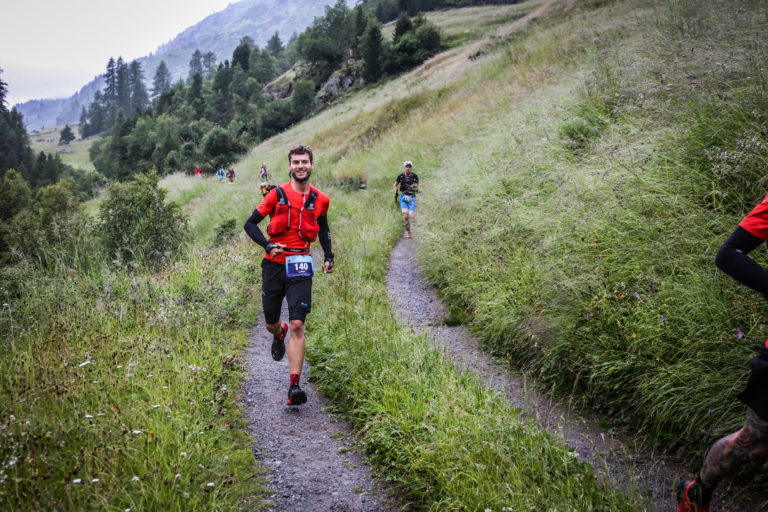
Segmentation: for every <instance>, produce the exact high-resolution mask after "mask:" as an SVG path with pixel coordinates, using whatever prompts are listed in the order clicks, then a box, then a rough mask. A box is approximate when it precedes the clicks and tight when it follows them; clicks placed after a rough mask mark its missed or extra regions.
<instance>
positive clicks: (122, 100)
mask: <svg viewBox="0 0 768 512" xmlns="http://www.w3.org/2000/svg"><path fill="white" fill-rule="evenodd" d="M115 85H116V87H115V92H116V97H115V102H116V103H117V106H118V108H120V110H122V111H123V113H124V114H128V113H129V112H130V111H131V90H130V83H129V77H128V65H127V64H126V63H125V61H124V60H123V58H122V57H118V58H117V63H116V64H115Z"/></svg>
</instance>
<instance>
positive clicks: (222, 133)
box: [80, 0, 441, 180]
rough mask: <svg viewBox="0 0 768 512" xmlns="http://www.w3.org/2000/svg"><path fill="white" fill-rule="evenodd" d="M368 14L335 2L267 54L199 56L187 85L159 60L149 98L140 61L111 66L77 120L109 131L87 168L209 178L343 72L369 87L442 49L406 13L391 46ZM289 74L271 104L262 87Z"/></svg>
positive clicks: (420, 21)
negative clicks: (357, 72) (197, 173)
mask: <svg viewBox="0 0 768 512" xmlns="http://www.w3.org/2000/svg"><path fill="white" fill-rule="evenodd" d="M373 9H374V8H373V6H367V5H366V3H365V2H363V3H361V4H359V5H358V6H357V7H355V8H354V9H350V8H349V7H348V6H347V5H346V2H344V1H343V0H338V1H337V2H336V3H335V4H334V5H332V6H328V7H326V9H325V14H324V15H323V16H320V17H317V18H315V20H314V21H313V23H312V25H311V26H310V27H308V28H307V29H306V30H305V31H304V32H303V33H301V34H300V35H298V36H296V35H294V36H293V37H292V38H291V39H290V40H289V41H288V43H287V44H286V45H284V44H283V42H282V41H281V39H280V36H279V34H278V33H277V32H276V33H275V34H274V35H273V36H272V37H271V38H270V39H269V41H268V42H267V44H266V45H265V47H264V48H260V47H259V46H257V45H255V44H254V42H253V39H252V38H250V37H248V36H245V37H243V38H242V39H241V41H240V43H239V44H238V46H237V47H236V48H235V49H234V51H233V53H232V55H231V57H230V58H228V59H226V60H224V61H223V62H219V63H218V64H215V65H214V62H215V61H216V56H215V55H214V54H213V53H212V52H208V53H205V54H203V53H202V52H201V51H200V50H196V51H195V52H194V53H193V54H192V56H191V58H190V61H189V73H188V75H187V77H186V79H180V80H178V81H176V82H175V83H174V82H172V78H171V75H170V73H169V72H168V68H167V67H166V65H165V63H164V62H161V63H160V65H159V67H158V68H157V70H156V72H155V75H154V79H153V80H152V90H151V95H148V94H147V92H146V91H145V90H144V88H143V82H142V79H141V78H142V77H143V73H142V69H141V65H140V64H139V63H137V62H135V61H134V62H131V63H130V64H128V63H125V62H124V61H123V60H122V58H118V59H117V60H115V59H114V58H113V59H110V60H109V62H108V64H107V71H106V74H105V78H106V80H105V86H104V90H103V91H100V92H99V93H98V94H97V96H96V97H95V98H94V101H93V103H92V104H91V105H90V106H89V107H88V109H83V112H82V115H81V120H80V121H81V133H82V134H83V136H88V135H91V134H94V133H104V132H106V135H105V136H104V137H103V138H102V139H101V140H99V141H97V142H95V143H94V144H93V146H92V147H91V150H90V156H91V160H92V161H93V163H94V165H95V167H96V168H97V169H98V170H99V171H100V172H101V173H103V174H104V175H105V176H107V177H108V178H110V179H116V180H123V179H126V178H128V177H130V176H132V175H134V174H136V173H141V172H146V171H148V170H150V169H157V170H158V172H159V173H160V174H166V173H171V172H178V171H185V172H191V170H192V169H194V168H195V167H197V166H200V167H201V168H202V169H203V171H204V172H213V171H214V170H215V169H216V168H218V167H221V166H227V165H229V164H231V162H233V161H234V160H236V159H237V158H239V156H240V155H242V154H243V153H244V152H245V151H246V149H247V148H248V147H250V146H252V145H253V144H256V143H258V142H259V141H261V140H263V139H265V138H268V137H271V136H273V135H275V134H277V133H280V132H282V131H284V130H286V129H287V128H289V127H290V126H292V125H293V124H295V123H297V122H298V121H300V120H301V119H303V118H305V117H306V116H308V115H310V114H311V113H312V111H313V110H314V109H315V107H316V106H317V105H316V94H317V92H318V90H319V89H320V87H321V86H322V85H323V83H324V82H326V81H327V80H328V78H329V77H330V76H331V75H332V74H333V73H334V72H335V71H337V70H338V69H339V68H341V67H342V66H343V65H352V66H357V67H358V68H362V69H363V78H364V80H365V82H367V83H373V82H376V81H377V80H380V79H382V78H384V77H386V76H387V75H391V74H397V73H399V72H402V71H404V70H406V69H409V68H410V67H413V66H414V65H417V64H418V63H420V62H422V61H423V60H425V59H427V58H429V57H430V56H432V55H434V54H435V53H437V52H438V51H439V50H440V45H441V36H440V31H439V30H438V29H437V27H436V26H434V25H433V24H431V23H429V22H428V21H427V20H426V18H425V17H424V16H423V15H417V16H416V17H415V18H414V19H413V20H412V19H411V17H410V16H409V15H408V14H407V13H406V12H405V11H401V12H400V18H399V19H398V24H397V29H396V31H395V35H394V38H393V40H392V41H384V40H383V38H382V36H381V21H379V20H378V19H377V17H376V15H375V13H374V11H373ZM291 68H292V69H293V70H294V72H295V77H294V79H293V80H292V81H291V82H290V84H288V85H287V87H285V88H284V91H285V92H284V93H283V95H282V96H283V97H272V93H271V92H269V91H266V90H265V86H266V85H267V84H269V83H270V82H271V81H272V80H274V79H275V78H277V77H278V76H279V75H281V74H282V73H283V72H285V71H286V70H288V69H291ZM265 91H266V92H265Z"/></svg>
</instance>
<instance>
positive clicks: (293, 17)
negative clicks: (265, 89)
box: [16, 0, 334, 130]
mask: <svg viewBox="0 0 768 512" xmlns="http://www.w3.org/2000/svg"><path fill="white" fill-rule="evenodd" d="M332 3H334V0H310V1H307V0H241V1H239V2H236V3H232V4H230V5H229V6H228V7H227V8H226V9H224V10H223V11H221V12H217V13H214V14H211V15H210V16H208V17H207V18H205V19H204V20H203V21H201V22H200V23H198V24H196V25H193V26H191V27H189V28H188V29H186V30H184V31H183V32H181V33H180V34H179V35H177V36H176V37H175V38H174V39H172V40H171V41H169V42H168V43H166V44H164V45H162V46H160V47H159V48H158V49H157V51H156V52H155V53H153V54H150V55H148V56H146V57H141V58H139V59H136V60H137V61H139V62H140V63H141V65H142V68H143V69H144V76H145V78H146V82H147V87H148V88H151V82H152V78H153V77H154V75H155V70H156V69H157V66H159V65H160V61H161V60H164V61H165V64H166V65H167V66H168V69H169V70H170V71H171V74H172V75H173V78H174V80H178V79H179V78H186V77H187V73H188V70H189V59H190V57H191V56H192V54H193V53H194V51H195V50H200V51H201V52H202V53H206V52H208V51H212V52H213V53H215V54H216V59H217V61H219V62H223V61H224V60H225V59H231V58H232V52H233V51H234V49H235V48H236V47H237V45H238V43H239V42H240V39H241V38H242V37H244V36H249V37H251V38H252V39H253V40H254V42H255V43H256V44H257V45H259V46H261V47H264V45H266V43H267V41H268V40H269V38H270V37H272V35H273V34H274V33H275V32H276V31H277V32H279V34H280V39H281V40H282V41H283V43H284V44H285V43H286V42H287V41H288V39H289V38H290V37H291V35H293V34H294V33H301V32H302V31H304V29H305V28H307V27H308V26H309V25H310V24H311V23H312V21H313V20H314V18H315V17H317V16H321V15H322V14H324V12H325V6H326V5H331V4H332ZM114 57H115V58H117V57H119V55H114ZM106 65H107V63H106V62H104V63H103V66H104V67H105V68H106ZM102 87H103V78H102V76H101V75H99V76H97V77H96V78H94V79H93V80H92V81H91V82H89V83H88V84H87V85H85V86H83V88H82V89H80V91H79V92H77V93H76V94H74V95H73V96H71V97H69V98H66V99H56V100H49V99H42V100H30V101H27V102H25V103H20V104H17V105H16V109H17V110H18V111H19V112H21V113H22V114H23V115H24V122H25V123H26V125H27V128H28V129H31V130H36V129H39V128H40V127H42V126H50V125H54V124H64V123H77V122H78V121H79V120H80V112H81V110H82V107H83V106H85V107H87V106H88V105H89V104H90V103H91V101H92V100H93V95H94V93H95V92H96V91H97V90H99V89H101V88H102Z"/></svg>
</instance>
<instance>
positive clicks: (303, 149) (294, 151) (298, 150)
mask: <svg viewBox="0 0 768 512" xmlns="http://www.w3.org/2000/svg"><path fill="white" fill-rule="evenodd" d="M293 155H309V162H310V163H315V162H314V160H313V159H312V148H310V147H309V146H305V145H304V144H299V145H298V146H296V147H293V148H291V150H290V151H289V152H288V161H289V162H290V161H291V157H292V156H293Z"/></svg>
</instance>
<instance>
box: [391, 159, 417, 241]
mask: <svg viewBox="0 0 768 512" xmlns="http://www.w3.org/2000/svg"><path fill="white" fill-rule="evenodd" d="M403 166H404V167H405V171H404V172H401V173H400V174H399V175H398V176H397V179H395V185H394V188H395V203H398V194H397V185H398V184H399V185H400V192H402V195H401V196H400V200H399V203H400V211H402V212H403V224H404V225H405V238H411V236H412V235H411V217H413V214H414V213H416V192H418V191H419V177H418V175H417V174H416V173H415V172H413V162H411V161H410V160H407V161H406V162H404V163H403Z"/></svg>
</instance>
